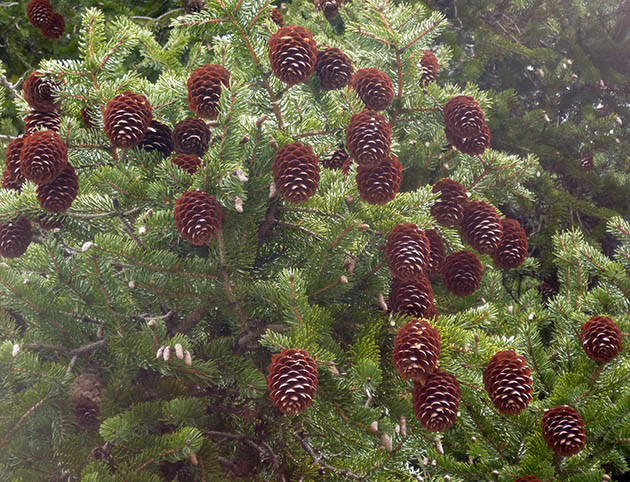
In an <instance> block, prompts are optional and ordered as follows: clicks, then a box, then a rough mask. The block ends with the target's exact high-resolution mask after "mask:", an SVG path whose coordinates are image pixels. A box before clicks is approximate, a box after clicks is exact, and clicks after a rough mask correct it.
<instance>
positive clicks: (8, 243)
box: [0, 217, 33, 258]
mask: <svg viewBox="0 0 630 482" xmlns="http://www.w3.org/2000/svg"><path fill="white" fill-rule="evenodd" d="M32 238H33V229H32V228H31V223H30V222H29V221H28V219H26V218H22V217H20V218H17V219H16V220H15V221H9V222H6V223H0V256H2V257H4V258H19V257H20V256H22V255H23V254H24V253H26V250H27V248H28V245H29V244H31V239H32Z"/></svg>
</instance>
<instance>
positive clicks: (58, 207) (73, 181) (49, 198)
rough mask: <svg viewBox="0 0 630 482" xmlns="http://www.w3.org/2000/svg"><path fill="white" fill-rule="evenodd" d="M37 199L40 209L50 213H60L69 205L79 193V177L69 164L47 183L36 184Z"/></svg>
mask: <svg viewBox="0 0 630 482" xmlns="http://www.w3.org/2000/svg"><path fill="white" fill-rule="evenodd" d="M36 193H37V200H38V201H39V205H40V206H41V207H42V209H44V210H46V211H48V212H51V213H61V212H64V211H66V210H68V208H69V207H70V206H72V203H73V201H74V200H75V198H76V197H77V194H79V179H78V178H77V173H76V172H75V170H74V167H72V166H71V165H70V164H66V168H65V169H64V170H63V171H61V173H60V174H59V175H58V176H57V177H56V178H55V179H53V180H52V181H50V182H49V183H48V184H40V185H39V186H37V190H36Z"/></svg>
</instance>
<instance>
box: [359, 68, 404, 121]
mask: <svg viewBox="0 0 630 482" xmlns="http://www.w3.org/2000/svg"><path fill="white" fill-rule="evenodd" d="M352 88H353V89H354V90H355V92H356V93H357V95H358V96H359V98H360V99H361V100H362V101H363V103H364V104H365V107H366V108H367V109H371V110H374V111H379V110H385V109H387V108H388V107H389V105H390V104H391V103H392V100H393V99H394V89H393V88H392V80H391V79H390V78H389V75H387V74H386V73H385V72H381V71H380V70H378V69H361V70H357V71H356V73H355V74H354V75H353V76H352Z"/></svg>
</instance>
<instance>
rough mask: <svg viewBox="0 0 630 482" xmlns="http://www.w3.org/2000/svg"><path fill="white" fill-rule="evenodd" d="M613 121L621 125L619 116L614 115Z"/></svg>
mask: <svg viewBox="0 0 630 482" xmlns="http://www.w3.org/2000/svg"><path fill="white" fill-rule="evenodd" d="M615 122H616V123H617V124H619V125H620V126H622V125H623V121H622V120H621V117H619V116H618V115H616V116H615Z"/></svg>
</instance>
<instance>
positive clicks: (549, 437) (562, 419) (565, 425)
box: [541, 405, 586, 457]
mask: <svg viewBox="0 0 630 482" xmlns="http://www.w3.org/2000/svg"><path fill="white" fill-rule="evenodd" d="M541 426H542V434H543V437H544V439H545V442H547V445H548V446H549V448H550V449H551V450H553V451H554V452H555V453H557V454H558V455H561V456H563V457H569V456H571V455H575V454H577V453H578V452H580V451H581V450H582V449H583V448H584V446H585V445H586V430H585V429H584V421H583V420H582V417H580V414H579V413H578V411H577V410H576V409H575V408H573V407H569V406H568V405H561V406H558V407H553V408H550V409H547V410H545V413H544V415H543V417H542V420H541Z"/></svg>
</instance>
